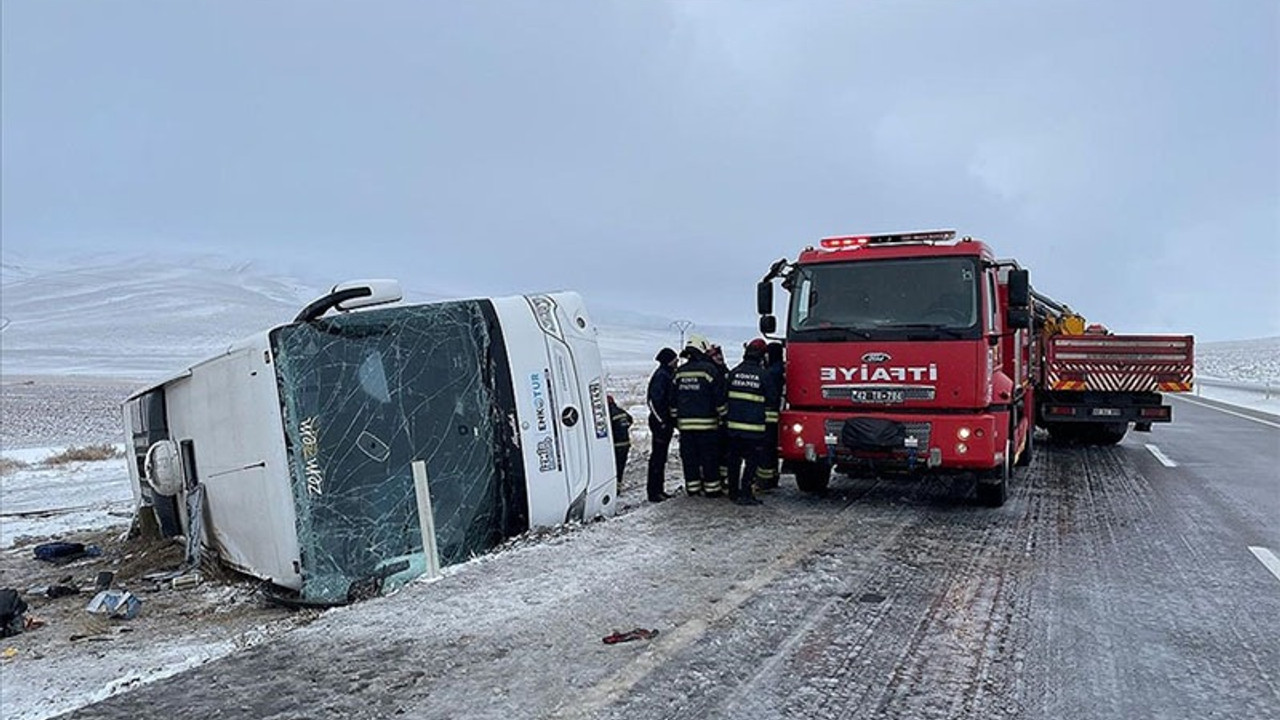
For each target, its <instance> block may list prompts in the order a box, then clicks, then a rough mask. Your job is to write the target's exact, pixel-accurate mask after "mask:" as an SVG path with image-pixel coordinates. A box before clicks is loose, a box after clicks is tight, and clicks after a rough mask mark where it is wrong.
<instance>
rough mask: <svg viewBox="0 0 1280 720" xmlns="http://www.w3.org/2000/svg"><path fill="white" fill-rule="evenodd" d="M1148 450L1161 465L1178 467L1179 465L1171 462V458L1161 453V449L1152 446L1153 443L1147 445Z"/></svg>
mask: <svg viewBox="0 0 1280 720" xmlns="http://www.w3.org/2000/svg"><path fill="white" fill-rule="evenodd" d="M1147 450H1148V451H1149V452H1150V453H1151V454H1152V455H1155V456H1156V459H1157V460H1159V461H1160V464H1161V465H1163V466H1165V467H1178V463H1176V462H1174V461H1172V460H1170V459H1169V456H1168V455H1165V454H1164V453H1163V452H1161V450H1160V448H1158V447H1156V446H1155V445H1152V444H1151V443H1147Z"/></svg>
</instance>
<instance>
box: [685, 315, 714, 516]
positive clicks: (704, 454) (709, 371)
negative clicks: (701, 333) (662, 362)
mask: <svg viewBox="0 0 1280 720" xmlns="http://www.w3.org/2000/svg"><path fill="white" fill-rule="evenodd" d="M709 349H710V346H709V345H707V342H706V340H704V339H702V338H698V337H695V338H691V339H690V340H689V346H688V347H686V348H685V349H684V351H683V352H682V353H681V355H682V356H684V358H685V362H684V364H683V365H681V366H680V367H679V368H678V369H677V370H676V384H675V388H676V397H675V407H676V429H678V430H679V431H680V462H681V464H682V465H683V466H684V489H685V492H686V493H687V494H689V495H706V496H707V497H717V496H719V495H720V492H721V490H720V467H719V466H720V458H719V455H718V448H717V442H716V438H717V436H718V435H719V433H720V417H721V415H722V414H723V412H724V382H723V381H722V380H721V376H720V374H719V372H718V371H717V370H716V366H715V363H713V362H712V361H711V359H710V358H709V357H707V350H709Z"/></svg>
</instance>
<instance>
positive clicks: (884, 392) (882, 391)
mask: <svg viewBox="0 0 1280 720" xmlns="http://www.w3.org/2000/svg"><path fill="white" fill-rule="evenodd" d="M935 396H936V390H935V389H934V388H933V387H932V386H929V385H825V386H823V388H822V399H823V400H848V401H849V402H852V403H855V404H857V405H893V404H897V403H900V402H906V401H908V400H915V401H920V400H925V401H932V400H933V399H934V397H935Z"/></svg>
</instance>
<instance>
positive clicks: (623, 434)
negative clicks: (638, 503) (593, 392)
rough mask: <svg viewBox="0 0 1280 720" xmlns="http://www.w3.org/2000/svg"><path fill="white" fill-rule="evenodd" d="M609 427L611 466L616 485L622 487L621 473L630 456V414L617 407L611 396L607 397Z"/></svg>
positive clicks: (631, 419)
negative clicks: (611, 431) (613, 468)
mask: <svg viewBox="0 0 1280 720" xmlns="http://www.w3.org/2000/svg"><path fill="white" fill-rule="evenodd" d="M607 399H608V401H609V425H610V429H612V430H613V466H614V467H615V468H617V470H618V485H619V487H621V485H622V471H623V470H624V469H625V468H626V467H627V456H628V455H630V454H631V423H632V422H633V421H634V418H632V417H631V413H629V412H627V411H626V410H623V409H622V408H620V407H618V403H616V402H614V399H613V396H612V395H609V396H608V398H607Z"/></svg>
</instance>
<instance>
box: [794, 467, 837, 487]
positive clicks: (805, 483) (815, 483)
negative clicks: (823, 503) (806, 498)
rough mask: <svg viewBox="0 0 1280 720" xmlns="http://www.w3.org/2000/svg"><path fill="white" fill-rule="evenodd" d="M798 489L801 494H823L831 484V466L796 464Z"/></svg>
mask: <svg viewBox="0 0 1280 720" xmlns="http://www.w3.org/2000/svg"><path fill="white" fill-rule="evenodd" d="M795 473H796V487H798V488H800V492H807V493H815V494H822V493H824V492H826V491H827V483H829V482H831V466H830V465H828V464H826V463H822V462H812V463H811V462H806V463H796V467H795Z"/></svg>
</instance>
